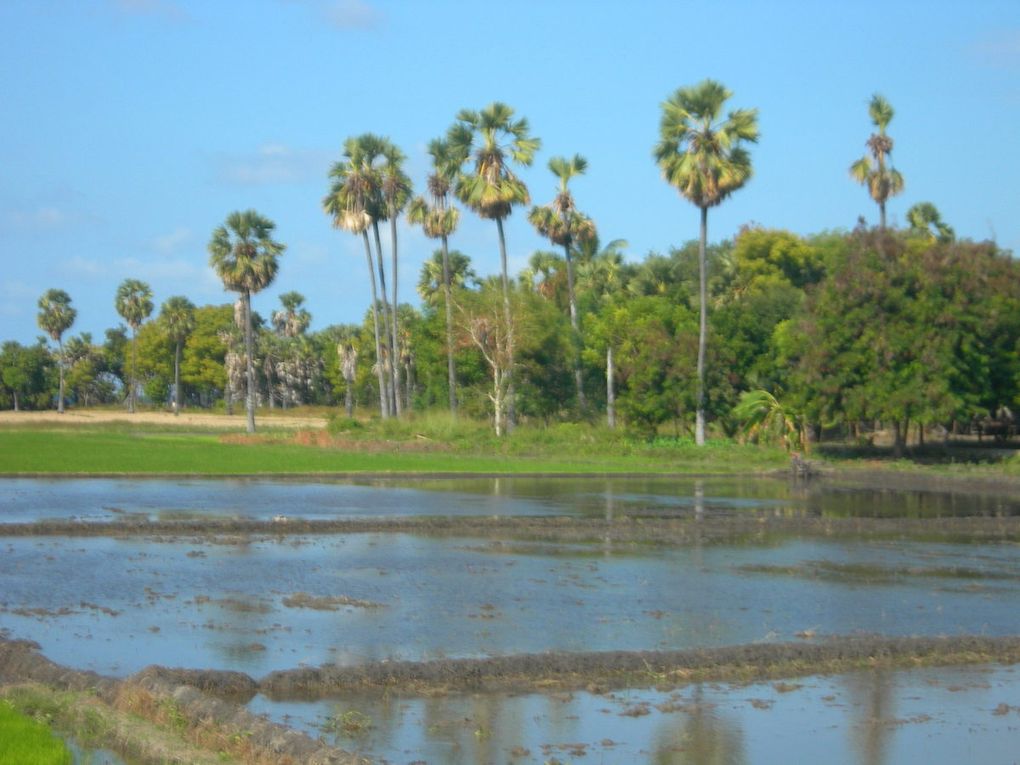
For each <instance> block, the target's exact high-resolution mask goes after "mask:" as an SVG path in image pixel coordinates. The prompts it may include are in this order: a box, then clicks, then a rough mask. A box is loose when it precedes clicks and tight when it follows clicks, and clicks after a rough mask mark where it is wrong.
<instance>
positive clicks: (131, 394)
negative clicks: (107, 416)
mask: <svg viewBox="0 0 1020 765" xmlns="http://www.w3.org/2000/svg"><path fill="white" fill-rule="evenodd" d="M137 345H138V330H137V329H135V326H134V325H133V324H132V325H131V374H129V375H128V380H130V383H129V384H130V386H131V387H130V388H129V389H128V412H130V413H131V414H134V413H135V391H136V390H137V386H136V384H135V358H136V354H135V348H136V346H137ZM60 396H61V398H63V396H64V392H63V390H61V392H60ZM60 411H61V412H63V411H64V409H63V404H61V409H60Z"/></svg>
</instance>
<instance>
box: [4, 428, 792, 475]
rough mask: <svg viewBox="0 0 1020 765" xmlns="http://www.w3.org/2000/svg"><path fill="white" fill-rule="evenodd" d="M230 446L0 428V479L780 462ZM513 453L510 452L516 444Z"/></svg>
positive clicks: (169, 437)
mask: <svg viewBox="0 0 1020 765" xmlns="http://www.w3.org/2000/svg"><path fill="white" fill-rule="evenodd" d="M263 439H264V440H254V441H244V440H241V441H239V442H236V441H232V440H227V439H222V438H221V437H219V436H217V435H215V434H201V433H183V434H180V433H162V432H146V431H135V432H121V431H109V430H100V429H88V430H46V429H3V430H0V473H2V474H4V475H7V476H12V475H26V474H32V475H40V474H48V475H182V474H187V475H210V476H214V475H221V476H225V475H307V474H321V475H335V474H349V473H374V474H390V473H403V474H422V475H426V474H433V473H443V474H450V473H464V474H498V475H510V474H563V475H576V474H620V473H628V474H677V473H689V474H694V473H725V474H735V473H748V472H756V471H761V470H768V469H774V468H777V467H780V466H782V465H784V464H785V457H784V456H783V455H782V454H781V453H780V452H774V453H773V452H771V451H766V452H763V451H761V450H759V449H756V448H748V447H742V446H738V445H735V444H733V445H728V446H726V447H719V448H716V449H713V450H710V451H708V452H704V451H698V450H697V449H696V447H685V446H677V447H676V448H673V449H661V448H660V449H658V450H654V449H650V450H648V451H646V452H644V453H642V452H637V453H624V454H614V453H612V452H611V451H609V452H605V453H601V452H599V451H598V450H596V449H591V448H590V447H588V446H585V447H584V448H578V445H577V444H574V445H570V444H564V443H557V442H550V443H545V444H532V446H531V447H530V448H529V449H527V450H522V451H520V452H518V453H512V454H507V453H501V452H493V451H491V450H490V449H489V448H486V446H487V445H485V444H482V445H480V448H478V449H475V450H470V451H469V450H467V449H465V450H456V451H452V450H449V449H441V448H435V449H430V448H420V447H415V450H410V449H409V447H408V442H404V441H392V442H379V441H373V442H370V443H367V444H365V443H359V442H350V441H344V442H341V444H340V445H338V446H325V447H324V446H321V445H303V444H299V443H295V442H293V441H292V440H290V439H289V437H282V436H276V437H274V436H265V437H263ZM518 448H519V447H518Z"/></svg>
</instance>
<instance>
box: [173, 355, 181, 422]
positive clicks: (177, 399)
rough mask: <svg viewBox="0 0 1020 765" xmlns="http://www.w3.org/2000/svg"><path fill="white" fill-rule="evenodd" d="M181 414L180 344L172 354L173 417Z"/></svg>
mask: <svg viewBox="0 0 1020 765" xmlns="http://www.w3.org/2000/svg"><path fill="white" fill-rule="evenodd" d="M180 413H181V344H180V341H178V343H177V350H176V351H175V353H174V417H177V416H179V415H180Z"/></svg>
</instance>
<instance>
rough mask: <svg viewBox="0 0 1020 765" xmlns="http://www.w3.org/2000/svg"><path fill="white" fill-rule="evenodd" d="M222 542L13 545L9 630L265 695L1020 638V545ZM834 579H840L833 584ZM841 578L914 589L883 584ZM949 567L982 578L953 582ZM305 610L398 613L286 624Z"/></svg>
mask: <svg viewBox="0 0 1020 765" xmlns="http://www.w3.org/2000/svg"><path fill="white" fill-rule="evenodd" d="M221 541H224V542H228V543H225V544H216V543H208V542H204V541H201V540H198V539H178V540H174V541H162V542H158V543H157V542H153V541H152V540H145V539H126V540H114V539H107V538H7V539H0V628H6V629H7V630H8V631H9V633H10V634H11V635H12V636H14V637H20V638H28V639H33V640H36V641H38V642H39V643H40V644H42V646H43V652H44V653H45V654H46V655H47V656H48V657H50V658H51V659H53V660H55V661H57V662H60V663H68V664H71V665H73V666H77V667H82V668H89V669H95V670H97V671H100V672H104V673H114V674H127V673H130V672H133V671H135V670H137V669H139V668H141V667H143V666H145V665H147V664H150V663H160V664H167V665H171V666H186V667H209V668H225V669H239V670H242V671H246V672H248V673H249V674H252V675H255V676H260V675H262V674H265V673H267V672H269V671H271V670H275V669H285V668H291V667H295V666H298V665H300V664H311V665H316V664H323V663H332V662H336V663H345V664H349V663H360V662H364V661H371V660H383V659H388V658H399V659H411V660H415V659H429V658H442V657H462V656H484V655H504V654H515V653H536V652H542V651H547V650H566V651H581V650H594V651H599V650H616V649H619V650H638V649H645V650H648V649H679V648H688V647H699V646H717V645H734V644H742V643H752V642H756V641H786V640H795V639H797V638H796V633H798V632H801V631H814V632H816V633H817V634H818V635H834V634H838V635H847V634H853V633H862V632H863V633H876V634H883V635H915V634H929V635H938V634H947V635H952V634H961V633H978V634H989V635H1004V634H1015V633H1016V631H1017V620H1016V603H1017V602H1018V600H1017V597H1018V594H1020V547H1017V546H1005V545H980V544H970V545H960V546H952V545H944V544H937V545H936V544H927V543H922V542H896V543H861V542H850V541H840V542H825V541H810V540H802V541H797V540H792V541H788V542H785V543H780V544H772V545H769V546H756V545H753V544H750V545H745V546H735V545H719V546H712V547H704V548H700V547H686V548H678V549H666V550H661V549H656V550H651V551H647V550H643V549H642V548H634V547H626V548H618V549H614V548H612V547H606V546H604V545H602V544H594V545H591V546H583V545H571V546H562V545H549V544H545V545H534V544H525V545H520V546H518V545H516V544H514V543H510V542H506V541H503V542H499V543H492V542H486V541H483V540H477V539H470V540H468V539H431V538H423V537H415V536H410V535H404V534H360V535H337V536H327V537H314V536H313V537H282V538H279V539H272V540H269V539H267V540H264V541H255V542H245V541H244V540H243V539H240V538H238V539H233V540H231V539H226V540H221ZM819 562H823V563H825V564H826V565H829V566H835V567H836V569H835V570H836V572H837V573H836V575H834V576H819V575H817V569H816V567H817V566H818V564H819ZM840 566H846V567H848V568H847V570H848V571H857V570H863V571H864V572H865V573H868V572H870V571H871V569H872V568H874V567H878V568H879V570H892V571H897V572H914V573H912V574H911V573H906V574H902V573H901V574H898V575H896V576H893V577H891V578H889V579H887V580H883V581H880V582H879V583H877V584H876V583H873V582H872V581H870V580H869V579H868V578H867V577H864V578H855V576H853V575H848V574H845V573H843V571H842V570H841V569H840V568H839V567H840ZM945 566H953V567H958V568H960V569H965V570H966V571H967V574H968V575H967V576H964V577H959V576H955V575H945V573H946V572H944V571H942V570H941V569H940V567H945ZM762 569H764V571H765V573H763V572H762ZM777 571H778V572H780V573H777ZM982 571H984V572H986V573H988V574H994V575H995V577H996V578H985V577H982V576H980V573H981V572H982ZM926 572H927V573H926ZM935 573H942V574H943V575H942V576H935V575H933V574H935ZM1002 577H1006V578H1002ZM297 592H306V593H309V594H311V595H314V596H347V597H349V598H355V599H358V600H362V601H371V602H374V603H379V604H382V605H383V606H384V607H382V608H358V607H350V606H341V607H340V608H339V610H337V611H319V610H313V609H308V608H291V607H287V606H285V605H284V603H283V600H284V598H285V597H286V596H288V595H292V594H294V593H297ZM23 609H42V610H41V611H31V610H28V611H26V610H23ZM111 611H112V612H116V615H114V614H112V613H111Z"/></svg>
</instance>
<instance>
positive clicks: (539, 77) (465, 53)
mask: <svg viewBox="0 0 1020 765" xmlns="http://www.w3.org/2000/svg"><path fill="white" fill-rule="evenodd" d="M0 35H2V45H0V104H2V109H3V119H2V120H0V266H2V269H0V339H15V340H19V341H21V342H32V341H34V339H35V337H37V336H38V335H39V334H40V331H39V330H38V329H37V327H36V321H35V317H36V301H37V300H38V298H39V296H40V295H41V294H42V293H43V292H44V291H45V290H46V289H49V288H51V287H59V288H61V289H65V290H67V291H68V292H69V293H70V294H71V297H72V299H73V301H74V305H75V306H76V307H77V309H78V312H79V313H78V321H77V322H76V324H75V326H74V327H73V328H72V330H71V332H72V333H74V334H76V333H78V332H81V331H90V332H92V333H93V335H94V337H95V339H96V340H100V341H101V340H102V337H103V331H104V330H105V329H106V328H108V327H112V326H115V325H116V324H117V323H118V322H119V317H118V316H117V314H116V312H115V311H114V308H113V298H114V293H115V291H116V288H117V285H118V284H119V283H120V282H121V281H122V280H123V279H125V278H128V277H131V278H139V279H143V280H145V281H147V282H149V283H150V284H151V285H152V287H153V290H154V293H155V300H156V304H157V311H158V305H159V304H160V303H161V302H162V301H163V300H165V299H166V298H168V297H170V296H171V295H177V294H183V295H186V296H188V297H189V298H190V299H191V300H192V301H194V302H195V303H198V304H204V303H222V302H228V301H230V300H232V299H233V297H232V295H230V294H228V293H225V292H224V291H223V289H222V286H221V285H220V284H219V282H218V281H217V279H216V277H215V275H214V274H213V273H212V271H211V269H209V267H208V265H207V262H208V255H207V252H206V244H207V243H208V240H209V237H210V234H211V233H212V230H213V229H214V228H215V227H216V226H217V225H219V224H220V223H222V221H223V220H224V218H225V217H226V216H227V214H228V213H229V212H231V211H232V210H237V209H246V208H255V209H256V210H258V211H259V212H261V213H262V214H264V215H266V216H268V217H270V218H271V219H273V220H274V221H275V222H276V224H277V235H278V237H277V238H278V239H279V240H280V241H282V242H284V243H285V244H286V245H287V251H286V253H285V254H284V256H283V259H282V260H281V265H280V271H279V275H278V277H277V280H276V282H275V283H274V285H273V286H272V287H271V288H270V289H268V290H267V291H265V292H263V293H261V294H259V295H257V296H256V297H255V302H254V304H255V308H256V310H258V311H260V312H261V313H263V315H268V314H269V312H271V311H272V310H273V309H274V308H275V307H277V305H278V301H277V295H279V294H280V293H282V292H286V291H290V290H297V291H299V292H301V293H302V294H304V295H305V296H306V298H307V307H308V309H309V310H310V311H311V312H312V315H313V324H312V327H313V329H321V328H322V327H325V326H327V325H329V324H332V323H338V322H349V321H360V320H361V317H362V316H363V314H364V311H365V309H366V308H367V306H368V299H367V294H368V280H367V274H366V267H365V263H364V254H363V251H362V250H361V249H360V243H359V241H358V240H356V239H355V238H354V237H352V236H350V235H348V234H344V233H342V232H338V231H335V230H333V229H332V228H331V226H330V223H329V220H328V219H327V218H326V216H325V215H324V214H323V213H322V212H321V206H320V202H321V199H322V197H323V195H324V194H325V192H326V190H327V185H328V184H327V179H326V173H327V171H328V169H329V167H330V165H331V164H332V163H333V162H334V161H335V160H337V159H339V157H340V152H341V144H342V142H343V140H344V138H346V137H347V136H351V135H357V134H360V133H363V132H375V133H379V134H382V135H387V136H389V137H390V138H391V139H392V140H393V141H395V142H396V143H397V144H398V145H400V146H401V147H402V148H403V150H404V151H405V153H406V154H407V155H408V157H409V161H408V171H409V173H410V175H411V176H412V178H413V179H414V181H415V184H416V186H417V187H418V188H419V189H420V188H421V187H422V186H423V183H424V178H425V175H426V172H427V168H428V157H427V155H426V153H425V146H426V144H427V142H428V141H429V140H430V139H431V138H434V137H437V136H440V135H442V134H443V133H444V132H445V130H446V129H447V127H448V126H449V125H450V124H451V123H452V121H453V119H454V116H455V115H456V113H457V111H458V110H460V109H462V108H473V109H479V108H481V107H483V106H485V105H486V104H488V103H490V102H492V101H494V100H500V101H504V102H506V103H508V104H510V105H511V106H512V107H514V109H515V110H516V111H517V113H518V114H520V115H522V116H526V117H527V118H528V119H529V121H530V123H531V126H532V131H533V133H534V134H535V135H537V136H539V137H540V138H541V139H542V149H541V151H540V152H539V154H538V156H537V159H536V162H535V164H534V166H533V167H531V168H529V169H527V170H525V171H523V173H522V176H523V178H524V179H525V181H526V182H527V183H528V185H529V188H530V189H531V193H532V199H533V202H535V203H538V204H544V203H545V202H547V201H549V200H550V199H551V197H552V195H553V193H554V188H555V182H554V179H553V177H552V175H551V174H550V173H549V171H548V169H547V167H546V163H547V162H548V160H549V158H550V157H552V156H556V155H567V156H569V155H572V154H574V153H580V154H583V155H584V156H586V157H587V158H588V161H589V170H588V174H587V175H586V176H584V177H582V178H580V179H578V180H577V181H576V182H575V183H574V184H573V188H574V192H575V197H576V199H577V201H578V204H579V206H580V207H581V208H582V209H583V210H585V211H586V212H588V214H590V215H591V216H592V217H593V218H594V219H595V221H596V223H597V225H598V227H599V232H600V235H601V237H602V239H603V241H608V240H610V239H616V238H622V239H626V240H627V241H628V242H629V244H630V246H629V248H628V253H629V257H630V258H632V259H635V260H637V259H640V258H642V257H644V255H645V254H647V253H648V252H649V251H652V250H657V251H665V250H666V249H668V248H669V247H670V246H671V245H675V244H681V243H683V242H684V241H687V240H688V239H692V238H694V237H696V235H697V225H698V216H697V212H696V210H695V208H693V207H692V206H691V205H690V204H688V203H686V202H684V201H683V200H681V199H680V198H679V197H678V196H677V194H676V192H675V191H674V190H673V189H671V188H670V187H669V186H668V185H666V184H665V183H664V182H663V181H662V180H661V178H660V176H659V173H658V170H657V168H656V166H655V164H654V162H653V161H652V159H651V150H652V146H653V144H654V143H655V141H656V139H657V132H658V122H659V114H660V104H661V103H662V101H664V100H665V99H666V98H667V97H669V96H670V95H671V94H672V93H673V92H674V91H675V90H676V88H678V87H680V86H684V85H690V84H694V83H697V82H699V81H701V80H703V79H705V78H706V77H711V78H713V79H717V80H720V81H721V82H723V83H724V84H725V85H726V86H727V87H729V88H730V89H731V90H732V91H733V93H734V96H733V98H732V99H731V102H730V106H731V107H733V108H738V107H756V108H758V109H759V121H760V128H761V140H760V141H759V143H758V144H757V145H756V146H753V147H751V151H752V158H753V162H754V167H755V175H754V178H753V179H752V180H751V182H750V184H749V185H748V186H747V187H746V188H744V189H742V190H741V191H738V192H737V193H736V194H734V195H733V196H732V197H731V198H730V199H729V200H727V201H726V202H725V203H724V204H723V206H722V207H720V208H717V209H714V210H713V211H712V212H711V214H710V217H709V237H710V239H712V240H719V239H724V238H728V237H731V236H732V235H733V234H734V233H735V232H736V231H737V229H738V228H739V226H741V225H742V224H744V223H748V222H755V223H759V224H761V225H764V226H767V227H776V228H786V229H790V230H792V231H795V232H798V233H813V232H817V231H821V230H825V229H835V228H852V227H853V225H854V223H855V222H856V220H857V217H858V216H859V215H864V216H865V218H866V219H867V220H868V221H869V222H871V223H874V222H876V221H877V215H878V213H877V208H876V207H875V205H874V204H873V203H872V202H871V200H870V198H869V197H868V195H867V193H866V192H865V190H864V189H863V188H862V187H860V186H858V185H856V184H854V183H853V182H852V181H851V180H850V178H849V176H848V172H847V170H848V167H849V165H850V164H851V162H852V161H853V160H855V159H857V158H858V157H859V156H861V155H862V154H863V153H864V150H865V148H864V141H865V140H866V139H867V137H868V135H869V133H870V132H871V124H870V122H869V120H868V116H867V103H868V100H869V98H870V96H871V94H872V93H874V92H880V93H882V94H883V95H885V96H886V97H887V98H888V99H889V101H890V102H891V103H892V105H893V106H894V108H895V109H896V116H895V118H894V119H893V121H892V123H891V125H890V127H889V133H890V135H891V136H892V137H893V138H894V139H895V141H896V145H895V150H894V153H893V160H894V164H895V166H896V167H897V168H898V169H899V170H900V171H901V172H902V173H903V176H904V178H905V180H906V189H905V192H904V193H903V195H902V196H900V197H897V198H895V199H893V200H891V202H890V204H889V216H890V221H891V222H893V223H900V224H902V223H903V221H904V216H905V212H906V210H907V209H908V208H909V207H910V206H911V205H912V204H914V203H916V202H919V201H931V202H934V203H935V204H936V206H937V207H938V208H939V209H940V210H941V212H942V215H943V218H944V219H945V220H946V221H947V222H948V223H949V224H950V225H952V226H954V227H955V229H956V231H957V233H958V234H959V235H960V236H963V237H969V238H973V239H988V238H993V237H994V238H995V239H996V241H998V243H999V244H1000V245H1001V246H1003V247H1006V248H1009V249H1011V250H1013V251H1014V252H1020V193H1018V191H1017V179H1018V177H1020V140H1018V138H1020V3H1017V2H1016V0H1009V1H1008V2H994V1H991V0H988V1H982V0H974V1H972V2H966V3H965V2H963V0H958V2H952V3H949V2H940V1H939V0H927V1H922V0H917V1H916V2H907V1H905V0H899V1H897V0H887V1H886V2H853V3H849V2H837V1H835V0H833V1H832V2H829V1H827V0H814V1H812V2H808V1H804V2H751V1H749V0H748V1H741V0H731V1H730V2H725V3H723V2H690V1H687V0H673V2H658V1H657V0H646V1H644V2H642V1H640V0H631V2H609V1H608V0H606V1H604V2H600V1H599V0H588V2H580V1H578V2H574V1H571V0H546V1H545V2H538V1H535V2H532V1H530V0H518V1H517V2H503V3H483V2H462V1H460V0H428V1H426V0H76V1H72V0H3V2H0ZM462 221H463V222H462V225H461V228H460V230H459V231H458V233H457V234H456V235H455V237H454V239H453V242H452V243H453V246H455V247H456V248H458V249H460V250H462V251H463V252H465V253H467V254H468V255H470V256H471V258H472V259H473V261H474V264H475V269H476V271H478V272H479V273H481V274H492V273H496V272H497V270H498V262H499V260H498V250H497V243H496V231H495V225H494V224H493V223H492V222H490V221H481V220H479V219H477V218H476V217H475V216H474V215H473V214H471V213H470V212H467V213H465V214H464V215H463V216H462ZM507 239H508V246H509V250H510V258H511V268H512V269H513V270H518V269H520V268H522V267H523V266H524V265H526V263H527V259H528V257H529V256H530V255H531V253H532V252H533V251H534V250H535V249H538V248H542V247H543V246H544V245H543V242H542V240H541V239H539V238H538V236H537V235H536V234H535V233H534V231H533V230H532V229H531V228H530V226H529V225H528V223H527V220H526V217H525V215H524V212H523V211H522V210H518V211H516V212H515V213H514V215H513V216H512V218H511V219H510V221H509V222H508V225H507ZM401 249H402V265H401V270H400V293H401V300H402V301H408V302H413V303H415V304H417V302H418V301H417V296H416V295H415V292H414V285H415V283H416V281H417V276H418V272H419V269H420V266H421V263H422V261H423V260H424V259H425V258H427V257H428V255H429V254H430V253H431V252H432V250H433V243H432V242H430V241H429V240H426V239H425V238H424V237H423V236H422V235H421V234H420V233H418V232H417V231H415V230H410V229H408V227H407V226H404V227H403V240H402V244H401Z"/></svg>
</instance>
